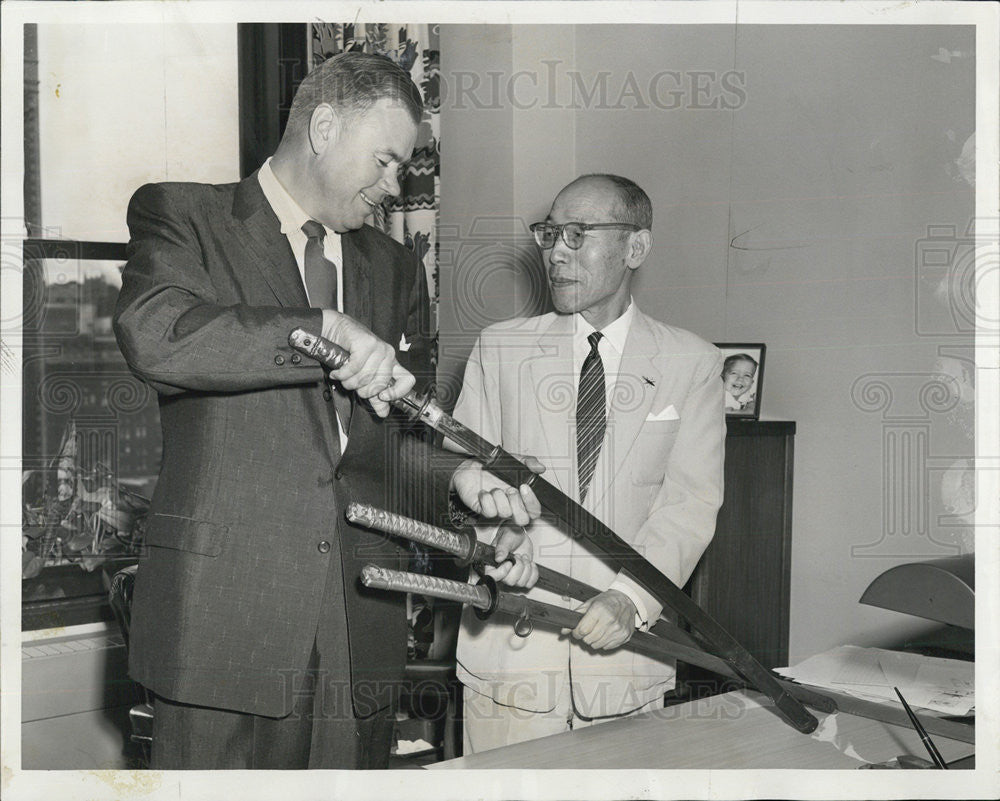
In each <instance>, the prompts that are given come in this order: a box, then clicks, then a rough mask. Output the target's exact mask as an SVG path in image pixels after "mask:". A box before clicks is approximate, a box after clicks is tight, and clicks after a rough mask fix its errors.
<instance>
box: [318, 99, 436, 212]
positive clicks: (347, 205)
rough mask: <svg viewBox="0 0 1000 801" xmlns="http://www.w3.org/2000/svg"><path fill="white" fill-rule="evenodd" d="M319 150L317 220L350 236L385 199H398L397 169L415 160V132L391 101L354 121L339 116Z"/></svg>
mask: <svg viewBox="0 0 1000 801" xmlns="http://www.w3.org/2000/svg"><path fill="white" fill-rule="evenodd" d="M324 133H325V138H323V139H322V141H321V142H314V147H317V145H319V147H318V149H319V152H318V154H317V156H318V157H317V159H316V163H315V165H314V170H315V172H314V175H313V180H314V182H315V184H316V188H317V189H318V190H319V191H318V194H319V197H318V206H319V213H316V215H315V216H316V219H318V220H319V221H320V222H321V223H323V224H324V225H326V226H328V227H330V228H332V229H333V230H334V231H351V230H354V229H356V228H360V227H361V226H362V225H364V222H365V219H366V218H367V217H368V215H369V214H371V213H372V211H373V210H374V208H375V206H376V205H377V204H378V203H381V202H382V200H383V199H384V198H385V197H391V196H395V195H398V194H399V169H400V167H401V166H402V164H403V163H404V162H405V161H407V160H408V159H409V158H410V156H411V155H412V154H413V146H414V143H415V142H416V140H417V126H416V124H414V122H413V120H412V118H411V117H410V115H409V112H408V111H407V110H406V109H405V108H404V107H403V106H402V104H400V103H398V102H394V101H392V100H391V99H389V98H386V99H383V100H380V101H378V102H377V103H376V104H375V105H373V106H372V107H371V108H369V109H367V110H366V111H363V112H361V113H357V114H353V115H348V116H344V115H340V116H335V121H334V122H333V123H332V124H331V125H330V127H329V129H324Z"/></svg>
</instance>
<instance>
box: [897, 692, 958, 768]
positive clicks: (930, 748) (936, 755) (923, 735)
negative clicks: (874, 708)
mask: <svg viewBox="0 0 1000 801" xmlns="http://www.w3.org/2000/svg"><path fill="white" fill-rule="evenodd" d="M892 689H894V690H895V691H896V695H898V696H899V700H900V701H901V702H902V704H903V709H905V710H906V714H907V717H909V718H910V723H912V724H913V728H914V729H916V730H917V734H919V735H920V741H921V742H922V743H923V744H924V748H926V749H927V753H928V754H930V755H931V761H933V762H934V765H935V766H936V767H938V768H940V769H941V770H948V764H947V763H946V762H945V761H944V760H943V759H942V758H941V753H940V752H939V751H938V750H937V746H935V745H934V743H933V742H932V741H931V738H930V736H928V734H927V732H926V731H924V727H923V724H922V723H921V722H920V721H919V720H918V719H917V716H916V715H914V714H913V710H912V709H910V705H909V704H908V703H906V699H905V698H903V694H902V693H901V692H900V691H899V688H898V687H893V688H892Z"/></svg>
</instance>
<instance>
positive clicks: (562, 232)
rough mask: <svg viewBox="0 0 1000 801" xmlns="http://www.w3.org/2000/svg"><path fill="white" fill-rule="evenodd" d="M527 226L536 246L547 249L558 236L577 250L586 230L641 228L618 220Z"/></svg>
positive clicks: (637, 229) (580, 245)
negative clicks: (533, 236)
mask: <svg viewBox="0 0 1000 801" xmlns="http://www.w3.org/2000/svg"><path fill="white" fill-rule="evenodd" d="M528 228H529V229H530V230H531V233H533V234H534V235H535V242H537V243H538V247H540V248H541V249H542V250H548V249H549V248H551V247H555V244H556V239H557V238H558V237H560V236H561V237H562V241H563V242H565V243H566V247H568V248H569V249H570V250H579V249H580V248H581V247H582V246H583V236H584V234H586V233H587V231H593V230H595V229H602V228H618V229H622V230H626V231H641V230H642V229H641V228H640V227H639V226H638V225H634V224H632V223H618V222H606V223H582V222H568V223H563V224H562V225H557V224H556V223H549V222H536V223H532V224H531V225H529V226H528Z"/></svg>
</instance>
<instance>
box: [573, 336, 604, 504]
mask: <svg viewBox="0 0 1000 801" xmlns="http://www.w3.org/2000/svg"><path fill="white" fill-rule="evenodd" d="M587 341H588V342H589V343H590V353H588V354H587V358H586V359H585V360H584V362H583V369H582V370H581V371H580V392H579V394H578V395H577V398H576V464H577V474H578V476H579V478H580V500H581V501H583V499H584V498H585V497H586V496H587V489H588V488H589V487H590V480H591V479H592V478H593V477H594V465H596V464H597V457H598V455H599V454H600V452H601V441H602V440H603V439H604V429H605V426H606V420H605V415H604V362H602V361H601V354H600V353H599V352H598V350H597V345H598V343H599V342H600V341H601V332H600V331H594V333H592V334H591V335H590V336H588V337H587Z"/></svg>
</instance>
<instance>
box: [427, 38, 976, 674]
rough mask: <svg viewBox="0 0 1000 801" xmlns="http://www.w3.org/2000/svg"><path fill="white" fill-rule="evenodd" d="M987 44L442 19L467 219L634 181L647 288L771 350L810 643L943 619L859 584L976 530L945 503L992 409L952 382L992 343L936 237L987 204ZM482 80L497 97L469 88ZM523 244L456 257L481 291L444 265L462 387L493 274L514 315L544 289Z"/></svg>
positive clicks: (459, 219)
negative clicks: (977, 197)
mask: <svg viewBox="0 0 1000 801" xmlns="http://www.w3.org/2000/svg"><path fill="white" fill-rule="evenodd" d="M484 36H486V37H488V39H487V38H484ZM973 49H974V48H973V40H972V35H971V33H970V31H969V29H962V28H958V27H948V28H934V27H906V28H902V27H896V26H886V27H881V28H879V27H870V28H866V27H823V28H819V27H813V26H788V27H781V28H779V27H774V26H741V27H740V28H738V29H734V28H733V27H732V26H609V25H605V26H596V25H594V26H586V25H580V26H534V27H532V26H493V27H490V28H489V29H486V28H484V27H483V26H442V30H441V54H442V80H443V82H444V84H445V85H446V87H448V89H449V90H451V91H446V92H445V99H444V101H443V104H442V142H443V147H442V182H441V184H442V211H441V221H442V224H443V225H452V224H454V225H456V226H457V228H459V229H461V228H462V227H463V226H467V224H468V222H469V221H470V220H471V219H473V218H475V217H476V216H477V215H481V214H490V215H508V216H509V217H512V218H513V223H512V227H513V228H517V227H518V224H519V223H518V220H519V221H520V224H521V225H523V224H526V223H528V222H532V221H534V220H536V219H541V218H542V217H544V215H545V213H546V211H547V209H548V206H549V203H550V202H551V199H552V197H553V196H554V195H555V193H556V192H557V191H558V189H559V188H561V187H562V186H563V185H565V184H566V183H568V182H569V181H570V180H572V178H574V177H575V176H576V175H578V174H581V173H585V172H593V171H606V172H617V173H620V174H623V175H627V176H630V177H633V178H634V179H635V180H637V181H638V182H639V183H640V184H641V185H642V186H643V187H644V188H645V189H646V191H647V192H648V193H649V194H650V197H651V199H652V201H653V208H654V229H653V230H654V238H655V242H656V244H655V246H654V251H653V253H652V256H651V257H650V259H649V261H648V262H647V263H646V265H644V266H643V268H642V270H641V271H640V276H639V278H638V281H637V285H636V296H637V299H638V302H639V304H640V306H641V307H642V308H643V309H644V310H645V311H646V312H648V313H650V314H652V315H654V316H656V317H659V318H660V319H663V320H665V321H668V322H670V323H673V324H676V325H680V326H683V327H686V328H689V329H691V330H693V331H695V332H696V333H698V334H699V335H701V336H702V337H704V338H705V339H708V340H710V341H715V342H721V341H745V342H765V343H767V346H768V351H767V360H766V363H765V381H764V402H763V409H764V412H763V416H764V417H765V418H771V419H790V420H795V421H796V422H797V424H798V436H797V438H796V464H795V494H794V521H793V526H794V528H793V548H792V552H793V565H792V599H791V606H792V610H791V643H790V651H791V659H792V660H793V661H796V660H799V659H801V658H803V657H805V656H807V655H809V654H812V653H815V652H817V651H820V650H823V649H825V648H828V647H831V646H833V645H837V644H841V643H846V642H856V643H859V644H878V643H882V644H885V643H888V642H889V641H891V640H893V639H894V638H895V637H896V636H898V635H899V634H901V633H905V632H907V631H913V630H918V629H921V628H923V627H924V624H923V623H921V622H920V621H918V620H917V619H915V618H911V617H908V616H903V615H898V614H895V613H891V612H887V611H885V610H877V609H872V608H869V607H863V606H861V605H859V604H858V603H857V600H858V598H859V596H860V595H861V593H862V591H863V590H864V588H865V587H866V586H867V584H868V582H869V581H870V580H871V579H872V578H873V577H874V576H876V575H878V574H879V573H880V572H882V571H883V570H885V569H886V568H888V567H890V566H892V565H893V564H897V563H900V562H905V561H910V560H913V559H927V558H933V557H935V556H946V555H951V554H954V553H956V552H958V551H968V550H971V547H972V535H971V529H970V528H969V527H968V526H967V525H964V521H963V520H960V519H957V518H956V517H955V516H951V517H949V516H947V515H946V512H947V510H946V509H945V508H944V504H943V502H942V498H941V484H942V478H943V477H944V475H945V473H946V472H947V471H948V470H949V468H952V467H953V463H954V462H955V460H956V459H961V458H964V457H968V456H970V455H971V453H972V443H971V439H970V438H968V437H967V436H966V435H965V433H964V432H963V426H964V425H965V424H966V423H967V422H968V421H969V420H971V408H969V407H967V406H962V405H958V404H957V395H954V394H952V393H950V392H949V391H946V390H951V389H954V388H955V387H956V386H957V385H956V384H949V385H948V386H947V388H946V387H945V386H943V385H940V384H936V383H935V376H936V370H937V368H936V367H935V364H936V362H937V360H938V359H939V357H942V356H945V357H948V358H951V359H952V360H953V361H952V362H950V365H951V367H953V368H956V369H957V366H958V367H960V366H961V363H962V361H961V360H962V359H966V358H971V350H970V348H971V336H969V335H968V332H967V330H966V331H964V332H963V331H962V326H961V325H960V324H959V325H956V324H955V323H954V321H953V318H952V316H950V315H949V314H948V312H947V310H946V309H945V306H946V305H947V301H948V300H949V298H948V297H947V294H944V295H935V291H936V290H937V289H938V288H939V283H940V281H941V279H942V277H943V276H945V275H946V274H947V273H948V267H947V265H946V266H945V267H943V268H934V269H933V270H930V271H928V270H927V269H925V267H924V266H923V265H924V263H925V256H924V248H925V246H924V244H923V243H922V242H921V240H922V239H925V238H926V236H927V228H928V226H952V227H954V228H955V229H956V230H957V233H958V234H959V236H960V235H961V234H962V233H963V232H964V231H965V230H966V226H967V225H968V224H969V221H970V220H971V218H972V214H973V194H972V189H971V187H970V185H969V183H968V182H967V181H966V180H965V179H964V178H963V177H962V174H961V169H960V168H959V160H960V155H961V152H962V147H963V144H964V143H965V141H966V139H967V138H968V137H969V136H970V135H971V134H972V133H973V127H974V121H973V118H972V108H973V91H974V89H973V82H972V77H973V63H972V53H973ZM941 53H946V54H947V57H943V56H941ZM553 60H554V61H555V62H556V63H555V64H552V63H546V62H552V61H553ZM520 70H523V71H526V73H525V74H520V75H519V74H518V71H520ZM666 71H676V72H677V73H679V79H674V78H672V77H671V76H669V75H664V73H665V72H666ZM693 71H698V72H700V73H702V74H703V75H707V76H708V77H697V76H695V75H693V74H692V72H693ZM490 72H494V73H500V75H499V77H497V76H490V75H489V73H490ZM459 73H463V74H462V75H460V74H459ZM469 73H476V74H478V75H479V78H480V81H479V90H478V93H470V92H468V91H466V92H464V93H462V92H456V91H455V89H456V87H457V86H464V87H466V88H467V87H469V86H470V85H471V84H472V83H473V82H474V81H473V80H472V79H471V78H470V77H469ZM573 73H576V74H577V77H576V78H574V75H573ZM602 73H607V74H606V75H605V76H604V77H603V78H602ZM727 73H728V74H729V75H728V78H725V80H727V81H728V84H724V83H723V80H724V78H723V76H724V75H726V74H727ZM658 75H659V76H661V77H660V78H659V79H658V80H659V83H658V84H657V83H656V80H657V78H656V76H658ZM574 80H575V81H576V82H577V83H578V85H579V86H582V87H583V88H584V90H585V91H584V92H583V93H582V94H583V95H586V94H588V93H589V94H592V95H593V96H592V97H591V98H590V100H589V102H586V101H585V99H584V98H583V97H582V96H581V92H579V91H578V92H577V94H576V97H575V99H574V96H573V93H572V91H571V89H572V85H573V82H574ZM601 80H605V81H606V84H605V86H606V92H605V96H604V98H603V101H602V98H601V93H600V91H599V88H600V82H601ZM651 85H655V86H657V87H658V89H659V90H660V91H659V93H658V94H656V96H655V97H654V94H655V93H654V92H652V91H651V89H650V87H651ZM699 85H700V86H704V87H705V88H704V89H701V90H699V89H698V88H697V87H698V86H699ZM497 86H498V87H500V91H494V90H493V87H497ZM507 87H513V88H512V90H511V91H509V92H508V91H506V89H507ZM595 87H597V88H598V91H593V90H594V88H595ZM675 89H676V90H677V91H678V92H679V93H680V94H679V95H676V96H675V95H670V94H668V93H669V92H670V91H671V90H675ZM473 99H475V100H476V101H477V102H472V100H473ZM713 105H714V106H715V107H714V108H713V107H712V106H713ZM727 105H728V106H730V107H729V108H727V107H726V106H727ZM615 106H624V108H615ZM674 106H676V107H674ZM484 107H488V110H484ZM487 118H488V120H489V122H486V120H487ZM507 170H509V171H510V172H506V171H507ZM494 181H495V182H494ZM518 242H519V244H518V246H517V247H513V248H512V249H511V252H510V253H508V254H507V257H506V261H505V262H504V263H503V264H502V265H498V264H497V262H502V261H503V254H502V253H501V251H500V250H499V249H498V250H497V251H496V259H495V261H494V262H493V263H491V264H490V266H489V267H488V268H484V266H483V260H481V259H480V260H475V259H466V260H463V259H461V258H458V259H456V260H455V262H454V264H453V265H452V266H451V267H449V271H450V272H449V274H448V275H449V281H450V282H451V283H452V284H453V285H461V286H462V287H464V288H465V291H464V293H462V292H451V293H449V294H448V295H447V296H446V294H445V291H444V283H443V284H442V304H441V311H442V317H441V342H442V352H443V353H444V354H446V358H445V359H443V360H442V366H441V367H442V374H443V378H444V379H445V381H447V380H448V379H449V377H453V376H457V375H459V374H460V370H461V366H462V361H463V359H464V356H465V354H466V353H467V352H468V349H469V347H471V344H472V342H473V341H474V339H475V334H476V332H477V331H478V328H481V327H482V325H484V324H485V323H486V322H487V321H486V320H484V321H483V322H482V323H480V324H479V325H478V327H477V326H476V318H475V315H469V314H468V313H467V310H468V309H469V308H470V307H473V306H475V305H476V304H477V303H479V301H478V300H477V299H476V298H475V297H474V292H472V291H470V290H469V289H468V288H469V287H473V288H475V287H479V286H488V287H489V292H488V293H486V294H488V296H489V303H490V308H491V310H492V313H496V314H501V315H502V314H503V313H504V312H508V311H509V312H510V313H513V312H514V311H515V310H516V311H523V310H524V309H525V308H527V307H530V306H532V305H533V306H534V308H533V309H531V310H532V311H537V310H540V309H542V308H544V302H543V301H542V300H541V299H540V298H539V297H538V294H539V292H538V286H539V278H540V276H541V266H540V261H539V260H538V256H537V253H536V252H533V251H532V250H531V246H530V243H528V242H527V240H526V238H524V237H522V238H521V239H520V240H518ZM948 248H951V252H950V255H948V256H947V257H946V258H947V259H950V260H951V263H952V264H955V263H956V261H960V260H961V255H960V254H961V250H960V248H958V249H956V244H955V242H954V241H952V242H951V243H950V244H949V243H946V244H945V245H944V246H942V247H937V246H935V248H933V249H936V250H948ZM529 274H530V275H531V276H532V278H528V277H526V276H528V275H529ZM952 275H953V277H954V270H953V271H952ZM498 276H500V277H502V280H498ZM479 277H482V281H483V282H484V283H483V284H479V283H477V278H479ZM526 299H527V300H526ZM529 301H530V302H529ZM508 316H509V314H508ZM958 372H960V370H958ZM936 392H937V393H938V394H937V395H936V394H935V393H936ZM949 475H950V477H951V479H954V478H955V477H956V473H955V471H954V470H952V472H951V473H950V474H949ZM958 477H959V478H960V477H961V474H960V473H959V474H958ZM951 502H952V503H953V504H954V505H955V507H956V508H955V510H954V511H956V512H967V511H969V510H968V509H967V508H962V504H961V503H959V502H956V501H955V500H954V499H952V501H951Z"/></svg>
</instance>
